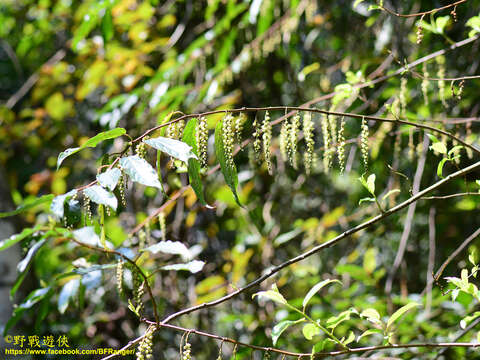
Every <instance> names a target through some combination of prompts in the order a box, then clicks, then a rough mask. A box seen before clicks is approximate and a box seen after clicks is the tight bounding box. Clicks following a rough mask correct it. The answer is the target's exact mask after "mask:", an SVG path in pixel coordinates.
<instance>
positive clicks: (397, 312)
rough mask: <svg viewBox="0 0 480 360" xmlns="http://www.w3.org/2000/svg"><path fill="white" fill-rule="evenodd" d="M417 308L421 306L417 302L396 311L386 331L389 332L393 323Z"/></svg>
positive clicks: (389, 320)
mask: <svg viewBox="0 0 480 360" xmlns="http://www.w3.org/2000/svg"><path fill="white" fill-rule="evenodd" d="M417 306H420V304H419V303H416V302H410V303H408V304H407V305H405V306H402V307H401V308H400V309H398V310H397V311H395V312H394V313H393V314H392V316H390V319H388V322H387V327H386V331H388V330H389V329H390V327H391V326H392V325H393V323H394V322H395V321H397V320H398V319H399V318H400V317H401V316H402V315H403V314H405V313H406V312H407V311H408V310H410V309H413V308H414V307H417Z"/></svg>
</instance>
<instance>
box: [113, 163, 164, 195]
mask: <svg viewBox="0 0 480 360" xmlns="http://www.w3.org/2000/svg"><path fill="white" fill-rule="evenodd" d="M120 165H121V166H122V168H123V169H124V170H125V172H126V173H127V174H128V176H130V178H131V179H132V180H133V181H135V182H138V183H140V184H143V185H147V186H153V187H156V188H158V189H161V188H162V185H161V184H160V181H158V175H157V173H156V172H155V169H154V168H153V167H152V166H151V165H150V164H149V163H148V162H147V161H146V160H144V159H142V158H141V157H139V156H138V155H133V156H128V157H123V158H121V159H120Z"/></svg>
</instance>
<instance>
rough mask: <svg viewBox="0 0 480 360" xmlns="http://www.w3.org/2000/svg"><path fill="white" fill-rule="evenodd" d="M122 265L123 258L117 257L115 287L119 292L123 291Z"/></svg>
mask: <svg viewBox="0 0 480 360" xmlns="http://www.w3.org/2000/svg"><path fill="white" fill-rule="evenodd" d="M123 265H124V262H123V259H119V260H118V261H117V272H116V275H117V276H116V277H117V289H118V293H119V294H122V293H123Z"/></svg>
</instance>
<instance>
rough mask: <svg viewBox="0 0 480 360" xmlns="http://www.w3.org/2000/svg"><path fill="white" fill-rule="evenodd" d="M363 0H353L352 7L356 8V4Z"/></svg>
mask: <svg viewBox="0 0 480 360" xmlns="http://www.w3.org/2000/svg"><path fill="white" fill-rule="evenodd" d="M364 1H365V0H355V2H354V3H353V7H354V8H356V7H357V6H358V4H360V3H362V2H364Z"/></svg>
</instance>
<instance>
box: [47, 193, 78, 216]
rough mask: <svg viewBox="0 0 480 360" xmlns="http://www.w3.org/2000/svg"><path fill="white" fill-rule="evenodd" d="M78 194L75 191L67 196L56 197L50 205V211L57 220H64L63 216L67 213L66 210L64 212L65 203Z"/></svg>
mask: <svg viewBox="0 0 480 360" xmlns="http://www.w3.org/2000/svg"><path fill="white" fill-rule="evenodd" d="M76 193H77V190H75V189H73V190H70V191H69V192H68V193H66V194H63V195H58V196H55V198H54V199H53V200H52V203H51V204H50V211H51V212H53V214H54V215H55V216H56V217H57V218H59V219H61V218H63V215H64V213H65V210H64V204H65V201H67V200H69V199H70V198H71V197H72V196H73V195H75V194H76Z"/></svg>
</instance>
